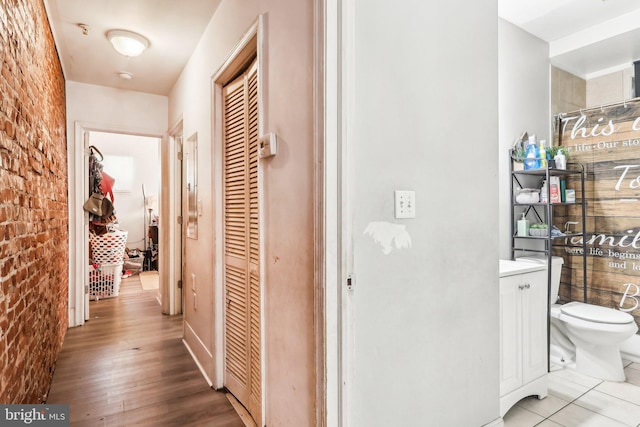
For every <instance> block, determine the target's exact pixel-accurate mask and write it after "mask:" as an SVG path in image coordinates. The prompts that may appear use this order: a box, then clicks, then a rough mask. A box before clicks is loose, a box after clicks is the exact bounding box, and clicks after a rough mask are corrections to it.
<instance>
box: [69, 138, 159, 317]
mask: <svg viewBox="0 0 640 427" xmlns="http://www.w3.org/2000/svg"><path fill="white" fill-rule="evenodd" d="M78 131H79V132H81V134H82V135H83V141H84V151H83V152H84V159H85V162H84V167H83V170H84V173H83V175H82V176H83V178H82V180H81V182H82V185H81V186H80V187H79V189H80V190H81V192H82V193H81V197H83V199H86V198H87V195H88V194H89V192H90V188H89V187H90V186H91V184H90V182H89V179H88V177H89V176H90V175H92V176H96V175H99V176H100V179H101V180H102V182H101V186H100V187H99V191H100V192H101V193H104V194H105V200H107V199H108V200H109V201H110V202H111V204H112V206H113V213H112V214H111V215H110V216H108V217H96V216H95V215H89V214H88V213H87V212H84V211H82V212H81V214H82V215H83V216H84V226H83V227H82V229H83V232H82V234H83V235H84V238H83V241H84V244H82V245H81V246H80V247H81V248H82V249H81V250H80V251H79V254H81V257H80V258H79V259H81V260H83V261H82V264H83V269H84V270H85V274H84V277H85V280H83V281H82V282H80V283H78V284H77V285H76V289H75V294H76V296H77V297H80V296H81V297H82V300H83V301H82V303H81V306H82V307H83V310H82V312H83V313H82V315H83V318H84V320H88V319H89V318H90V313H89V308H90V306H89V301H90V299H100V298H111V297H116V296H117V295H118V287H119V284H120V282H121V279H122V278H123V277H127V276H129V275H134V274H141V273H143V272H149V277H148V280H146V281H145V282H146V285H145V286H147V287H149V289H157V291H156V293H157V294H156V298H157V299H158V300H159V301H160V300H161V295H160V290H159V265H158V259H159V256H160V254H159V245H158V243H159V240H158V228H159V206H160V204H159V200H160V188H161V185H160V160H161V155H160V142H161V138H159V137H157V136H145V135H137V134H130V133H126V132H116V131H110V130H102V129H100V130H97V129H88V128H79V129H78ZM90 147H91V148H90ZM91 153H96V154H97V155H96V156H95V157H96V158H97V159H98V160H99V173H96V171H94V173H93V174H90V168H89V163H90V162H89V159H90V154H91ZM116 235H117V236H118V238H120V237H121V235H124V236H125V237H124V241H123V242H122V246H123V247H121V248H120V247H119V248H118V250H119V251H120V250H122V254H121V255H120V256H119V257H117V258H118V259H116V260H114V263H113V265H111V263H110V262H108V261H105V260H104V259H98V260H97V261H96V253H94V250H93V249H94V248H98V251H99V252H104V251H107V252H108V251H112V249H111V248H110V247H109V246H108V244H104V245H103V244H102V243H101V242H104V241H105V238H108V237H109V236H116ZM106 241H107V242H108V241H109V239H107V240H106ZM146 254H150V255H151V256H150V257H149V259H148V260H147V262H145V261H144V259H145V258H146V257H145V255H146ZM98 258H100V257H98ZM112 270H113V271H112ZM103 276H105V277H103ZM116 276H117V278H116ZM141 278H142V277H141ZM107 279H108V280H107ZM107 282H109V283H107ZM107 285H108V286H107ZM105 289H106V290H108V291H109V292H106V291H105ZM77 297H76V298H77ZM76 301H78V299H76ZM82 323H84V322H82ZM80 324H81V323H80Z"/></svg>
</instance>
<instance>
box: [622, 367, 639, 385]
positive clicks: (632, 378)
mask: <svg viewBox="0 0 640 427" xmlns="http://www.w3.org/2000/svg"><path fill="white" fill-rule="evenodd" d="M634 365H637V364H636V363H634V364H631V365H629V366H627V367H626V368H624V374H625V376H626V377H627V382H628V383H630V384H633V385H637V386H640V365H637V367H634Z"/></svg>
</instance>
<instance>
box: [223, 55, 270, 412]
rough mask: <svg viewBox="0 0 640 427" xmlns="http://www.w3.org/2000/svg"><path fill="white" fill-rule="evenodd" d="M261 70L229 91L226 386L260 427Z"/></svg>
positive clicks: (252, 70)
mask: <svg viewBox="0 0 640 427" xmlns="http://www.w3.org/2000/svg"><path fill="white" fill-rule="evenodd" d="M256 70H257V67H256V64H255V63H254V64H253V65H252V66H251V67H250V68H249V70H248V71H247V72H246V73H245V74H243V75H242V76H240V77H239V78H238V79H236V80H235V81H233V82H232V83H230V84H228V85H227V86H225V88H224V90H223V96H224V108H225V111H224V131H225V149H224V200H225V210H224V211H225V217H224V231H225V239H224V242H225V243H224V247H225V293H226V301H225V302H226V314H225V318H226V327H225V343H226V347H225V348H226V361H225V363H226V367H225V370H226V375H225V386H226V387H227V389H229V391H230V392H231V393H232V394H233V395H234V396H235V397H236V398H237V399H238V400H239V401H240V402H241V403H242V404H243V405H244V406H245V407H246V408H247V409H248V410H249V412H250V413H251V415H252V416H253V418H254V420H255V421H256V422H257V423H258V425H261V419H260V418H261V413H262V411H261V401H262V399H261V392H262V391H261V362H260V360H261V355H260V264H259V260H260V252H259V248H260V244H259V243H260V242H259V235H260V230H259V226H258V224H259V222H258V218H259V216H258V214H259V206H258V102H257V93H258V87H257V72H256Z"/></svg>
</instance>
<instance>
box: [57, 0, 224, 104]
mask: <svg viewBox="0 0 640 427" xmlns="http://www.w3.org/2000/svg"><path fill="white" fill-rule="evenodd" d="M44 2H45V6H46V8H47V13H48V15H49V20H50V24H51V27H52V30H53V33H54V38H55V40H56V45H57V48H58V53H59V55H60V60H61V62H62V68H63V70H64V73H65V78H66V79H67V80H71V81H76V82H81V83H90V84H95V85H101V86H108V87H115V88H120V89H128V90H135V91H140V92H147V93H153V94H158V95H168V94H169V91H170V90H171V88H172V87H173V85H174V83H175V81H176V79H177V78H178V76H179V75H180V73H181V71H182V69H183V68H184V66H185V64H186V62H187V60H188V59H189V57H190V56H191V53H192V52H193V49H194V48H195V46H196V44H197V43H198V41H199V40H200V37H201V36H202V33H203V32H204V30H205V28H206V26H207V24H208V23H209V21H210V20H211V17H212V16H213V13H214V12H215V10H216V8H217V7H218V4H219V3H220V0H179V1H178V0H90V1H88V0H44ZM80 23H82V24H86V25H88V26H89V28H90V29H89V34H88V35H83V34H82V30H81V29H80V28H79V27H78V25H77V24H80ZM112 29H124V30H129V31H133V32H136V33H139V34H141V35H143V36H145V37H146V38H147V39H149V41H150V46H149V49H147V50H146V51H145V52H144V53H143V54H142V55H140V56H139V57H136V58H130V59H128V58H126V57H124V56H122V55H120V54H118V53H116V51H115V50H114V49H113V48H112V47H111V44H110V43H109V41H108V40H107V38H106V33H107V31H109V30H112ZM119 71H126V72H129V73H131V74H133V79H132V80H128V81H127V80H123V79H121V78H119V77H118V75H117V73H118V72H119Z"/></svg>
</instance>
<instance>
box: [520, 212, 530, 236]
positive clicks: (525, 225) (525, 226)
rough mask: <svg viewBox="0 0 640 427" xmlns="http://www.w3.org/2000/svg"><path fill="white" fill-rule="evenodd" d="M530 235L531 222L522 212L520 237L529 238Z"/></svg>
mask: <svg viewBox="0 0 640 427" xmlns="http://www.w3.org/2000/svg"><path fill="white" fill-rule="evenodd" d="M528 235H529V220H528V219H527V218H526V217H525V216H524V212H522V218H521V219H519V220H518V236H520V237H527V236H528Z"/></svg>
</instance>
